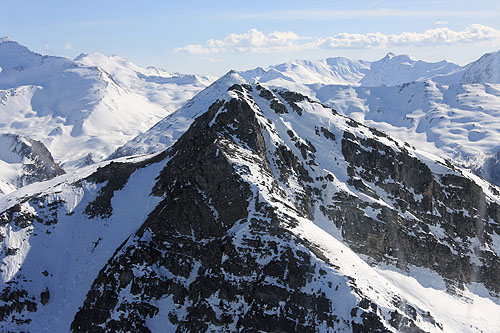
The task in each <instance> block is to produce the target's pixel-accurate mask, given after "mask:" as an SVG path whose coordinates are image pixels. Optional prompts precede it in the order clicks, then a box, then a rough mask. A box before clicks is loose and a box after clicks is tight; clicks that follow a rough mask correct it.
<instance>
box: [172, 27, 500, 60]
mask: <svg viewBox="0 0 500 333" xmlns="http://www.w3.org/2000/svg"><path fill="white" fill-rule="evenodd" d="M498 41H500V30H497V29H494V28H491V27H488V26H484V25H481V24H471V25H469V26H467V27H466V28H465V30H463V31H454V30H451V29H449V28H445V27H441V28H435V29H430V30H426V31H424V32H402V33H400V34H383V33H380V32H375V33H366V34H352V33H346V32H342V33H338V34H336V35H333V36H330V37H326V38H315V39H314V38H310V37H303V36H299V35H297V34H296V33H294V32H292V31H286V32H281V31H275V32H272V33H269V34H264V33H263V32H261V31H259V30H257V29H251V30H249V31H248V32H246V33H242V34H236V33H232V34H230V35H228V36H226V37H225V38H224V39H209V40H208V41H207V42H206V43H205V46H203V45H200V44H195V45H186V46H184V47H179V48H176V49H175V50H174V52H175V53H192V54H211V53H222V52H257V53H264V52H288V51H298V50H307V49H308V50H314V49H366V48H380V47H403V46H433V45H449V44H457V43H477V42H498Z"/></svg>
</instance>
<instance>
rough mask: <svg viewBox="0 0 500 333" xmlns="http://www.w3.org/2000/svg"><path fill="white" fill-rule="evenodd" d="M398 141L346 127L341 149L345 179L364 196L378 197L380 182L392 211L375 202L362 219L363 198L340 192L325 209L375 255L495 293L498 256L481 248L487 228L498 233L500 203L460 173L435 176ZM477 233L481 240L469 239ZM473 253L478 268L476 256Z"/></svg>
mask: <svg viewBox="0 0 500 333" xmlns="http://www.w3.org/2000/svg"><path fill="white" fill-rule="evenodd" d="M399 148H400V151H399V152H397V151H395V150H393V149H392V148H390V147H387V146H384V145H383V144H381V143H380V141H376V140H374V139H363V138H357V137H355V136H354V135H353V134H351V133H349V132H345V133H344V137H343V138H342V152H343V155H344V157H345V159H346V161H347V162H348V163H349V166H348V173H349V176H350V180H349V182H350V184H351V185H352V186H354V187H355V188H357V189H358V190H360V191H361V192H363V193H365V194H367V195H369V196H377V195H376V194H375V193H374V192H373V191H372V190H371V188H373V185H375V186H377V187H379V188H381V189H383V190H384V191H385V192H387V193H388V194H389V195H390V197H389V198H390V199H391V200H393V202H394V206H395V208H396V210H391V209H388V208H386V207H378V206H376V205H375V206H372V208H373V209H377V210H380V213H379V214H378V215H377V219H371V218H367V216H366V215H365V214H364V211H363V209H365V208H366V207H368V206H369V204H368V203H366V202H362V201H360V200H357V199H355V198H350V197H349V196H342V195H341V194H340V193H339V194H338V195H337V196H336V202H335V205H336V207H331V209H330V208H327V210H328V215H329V216H330V217H331V218H332V220H333V221H334V222H335V223H336V224H337V225H338V226H339V227H341V228H342V230H343V233H344V236H345V238H346V239H348V240H349V241H350V242H351V245H352V247H354V248H356V250H357V251H359V252H361V253H365V254H368V255H369V256H371V257H373V258H374V259H375V260H377V261H378V262H380V261H384V260H387V261H392V260H393V258H397V263H398V265H400V266H401V267H405V266H406V265H407V264H412V265H415V266H419V267H426V268H430V269H433V270H435V271H436V272H438V273H439V274H440V275H442V276H444V277H446V278H447V279H449V280H448V281H449V282H450V283H458V285H459V286H461V284H463V283H470V282H481V283H484V284H485V285H486V286H487V287H488V288H489V289H491V290H492V291H494V292H495V293H499V292H500V281H499V280H498V279H496V278H494V276H495V274H496V273H497V272H498V270H499V267H500V260H499V258H498V257H497V256H495V255H492V254H491V252H490V251H488V250H487V249H486V248H485V247H484V245H491V238H490V237H489V236H488V235H491V234H492V233H496V234H499V233H500V226H499V225H498V224H497V223H496V222H494V221H498V216H497V210H498V204H497V203H494V202H488V201H487V200H486V197H485V195H484V193H483V190H482V189H481V188H480V187H479V186H478V185H477V184H476V183H474V182H473V181H471V180H470V179H468V178H465V177H464V176H463V175H461V174H460V172H458V171H456V172H454V173H449V174H444V175H439V176H438V175H435V174H433V173H432V172H431V170H430V169H429V167H428V166H427V165H426V164H424V163H422V162H421V161H420V160H418V159H417V158H416V157H414V156H411V155H410V154H409V153H408V151H407V150H406V148H404V147H399ZM346 210H347V211H349V212H350V213H349V214H345V212H346ZM405 212H411V215H412V216H413V218H409V217H405V216H404V215H403V214H404V213H405ZM360 221H363V222H362V223H360ZM437 226H440V227H441V228H443V229H444V231H445V238H444V240H445V242H446V243H445V244H443V241H442V240H440V239H438V238H436V237H435V236H434V235H433V234H432V233H431V232H430V228H433V227H437ZM474 238H477V239H478V240H479V242H480V244H481V246H478V245H474V244H472V241H473V239H474ZM457 240H458V241H457ZM474 255H476V256H478V257H479V259H480V261H481V262H482V265H481V266H480V267H478V265H477V264H474V263H473V260H472V259H471V257H472V256H474Z"/></svg>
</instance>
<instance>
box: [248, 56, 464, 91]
mask: <svg viewBox="0 0 500 333" xmlns="http://www.w3.org/2000/svg"><path fill="white" fill-rule="evenodd" d="M458 68H459V66H458V65H456V64H453V63H451V62H447V61H444V60H443V61H440V62H436V63H430V62H425V61H421V60H416V59H414V58H412V57H410V56H407V55H394V54H393V53H388V54H387V55H386V56H385V57H384V58H382V59H380V60H377V61H373V62H370V61H364V60H351V59H347V58H342V57H337V58H327V59H324V60H318V61H307V60H295V61H292V62H289V63H284V64H280V65H275V66H270V67H269V68H267V69H262V68H257V69H254V70H248V71H243V72H241V73H240V74H241V76H242V77H243V78H245V79H246V80H247V81H249V82H252V81H254V80H257V81H259V82H262V83H266V84H269V85H271V86H280V87H284V88H287V89H293V88H294V84H300V85H304V84H312V83H322V84H338V85H351V86H367V87H376V86H382V85H385V86H393V85H398V84H402V83H406V82H411V81H419V80H425V79H429V78H431V77H433V76H436V75H445V74H449V73H451V72H453V71H455V70H457V69H458ZM294 90H301V89H300V86H298V87H297V86H295V89H294Z"/></svg>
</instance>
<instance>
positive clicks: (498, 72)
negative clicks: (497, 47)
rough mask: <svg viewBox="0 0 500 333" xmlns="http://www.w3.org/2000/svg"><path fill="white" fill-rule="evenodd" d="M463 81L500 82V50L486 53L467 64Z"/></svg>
mask: <svg viewBox="0 0 500 333" xmlns="http://www.w3.org/2000/svg"><path fill="white" fill-rule="evenodd" d="M461 82H463V83H500V51H497V52H491V53H486V54H485V55H483V56H482V57H481V58H479V59H478V60H476V61H474V62H472V63H470V64H468V65H467V66H465V68H464V71H463V76H462V78H461Z"/></svg>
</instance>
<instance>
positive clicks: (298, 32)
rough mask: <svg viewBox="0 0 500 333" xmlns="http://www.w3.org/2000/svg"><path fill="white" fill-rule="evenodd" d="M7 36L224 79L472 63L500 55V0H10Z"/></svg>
mask: <svg viewBox="0 0 500 333" xmlns="http://www.w3.org/2000/svg"><path fill="white" fill-rule="evenodd" d="M0 10H1V11H2V19H1V20H0V35H7V36H9V37H11V38H12V39H14V40H16V41H18V42H19V43H21V44H23V45H26V46H28V47H29V48H30V49H32V50H34V51H36V52H39V53H42V54H50V55H62V56H66V57H71V58H73V57H75V56H77V55H78V54H80V53H91V52H100V53H103V54H117V55H120V56H123V57H126V58H128V59H129V60H131V61H133V62H135V63H136V64H138V65H140V66H150V65H151V66H157V67H162V68H164V69H166V70H168V71H178V72H185V73H206V74H211V75H220V74H223V73H224V72H226V71H228V70H229V69H237V70H241V69H247V68H253V67H256V66H262V67H265V66H267V65H271V64H277V63H280V62H285V61H290V60H293V59H310V60H315V59H321V58H326V57H333V56H346V57H350V58H356V59H366V60H376V59H379V58H381V57H383V56H384V55H385V54H386V53H387V52H389V51H392V52H394V53H406V54H410V55H412V56H414V57H416V58H419V59H423V60H427V61H438V60H441V59H447V60H450V61H454V62H457V63H459V64H465V63H468V62H470V61H473V60H475V59H477V58H478V57H480V56H481V55H482V54H483V53H486V52H492V51H497V50H499V49H500V1H492V0H474V1H470V0H468V1H459V0H455V1H448V0H434V1H429V0H409V1H402V0H400V1H393V0H374V1H349V2H346V1H332V0H330V1H308V2H306V1H295V0H288V1H269V0H268V1H260V0H253V1H237V0H236V1H235V0H232V1H182V2H181V1H127V0H122V1H114V0H101V1H93V0H90V1H31V0H29V1H26V0H25V1H10V0H9V1H5V0H0Z"/></svg>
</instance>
